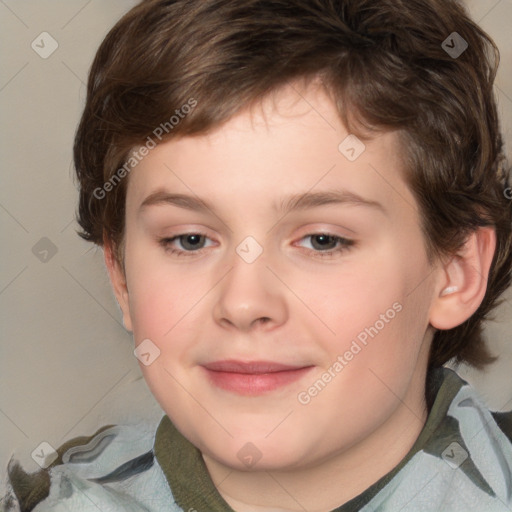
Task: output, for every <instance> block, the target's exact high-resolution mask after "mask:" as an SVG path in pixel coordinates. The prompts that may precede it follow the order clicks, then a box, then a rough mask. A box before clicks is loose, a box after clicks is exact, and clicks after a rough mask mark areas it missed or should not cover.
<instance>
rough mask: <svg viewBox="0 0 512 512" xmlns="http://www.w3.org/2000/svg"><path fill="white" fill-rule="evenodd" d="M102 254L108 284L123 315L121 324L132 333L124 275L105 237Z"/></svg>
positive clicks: (110, 244)
mask: <svg viewBox="0 0 512 512" xmlns="http://www.w3.org/2000/svg"><path fill="white" fill-rule="evenodd" d="M103 253H104V256H105V265H106V267H107V271H108V275H109V277H110V283H111V284H112V288H113V290H114V294H115V296H116V299H117V302H118V304H119V306H120V307H121V311H122V313H123V324H124V326H125V327H126V329H127V330H128V331H132V330H133V326H132V319H131V316H130V302H129V295H128V287H127V285H126V277H125V273H124V270H123V269H122V267H121V264H120V263H119V262H118V261H117V258H116V256H115V254H114V250H113V248H112V243H111V242H110V240H108V239H107V238H106V237H104V239H103Z"/></svg>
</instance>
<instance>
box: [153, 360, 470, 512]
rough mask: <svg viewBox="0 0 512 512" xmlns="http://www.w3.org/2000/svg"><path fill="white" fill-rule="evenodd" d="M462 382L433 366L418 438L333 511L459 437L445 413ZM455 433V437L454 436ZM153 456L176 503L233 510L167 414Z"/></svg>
mask: <svg viewBox="0 0 512 512" xmlns="http://www.w3.org/2000/svg"><path fill="white" fill-rule="evenodd" d="M463 384H465V381H463V380H462V379H461V378H460V377H459V376H458V375H457V374H456V373H455V372H454V371H452V370H449V369H447V368H434V369H433V370H431V372H430V373H429V382H428V383H427V388H428V389H427V392H429V393H431V395H432V396H433V397H435V399H434V400H433V405H432V408H431V410H430V413H429V415H428V418H427V422H426V424H425V426H424V427H423V430H422V431H421V433H420V435H419V437H418V439H417V440H416V442H415V443H414V445H413V446H412V448H411V449H410V450H409V452H408V454H407V455H406V456H405V457H404V459H402V461H401V462H400V463H399V464H398V465H397V466H396V467H395V468H394V469H393V470H392V471H390V472H389V473H387V474H386V475H384V476H383V477H382V478H381V479H379V480H378V481H377V482H375V483H374V484H373V485H371V486H370V487H369V488H368V489H366V491H364V492H363V493H362V494H360V495H359V496H356V497H355V498H353V499H352V500H350V501H349V502H347V503H345V504H344V505H342V506H341V507H339V508H337V509H336V510H335V511H334V512H352V511H357V510H359V509H360V508H361V507H362V506H364V505H365V504H367V503H368V502H369V501H370V500H371V499H372V498H373V497H374V496H375V495H376V494H377V493H378V492H379V491H380V490H381V489H382V488H383V487H385V486H386V485H387V484H388V483H389V482H390V481H391V480H392V479H393V477H394V476H395V475H396V474H397V473H398V472H399V471H400V470H401V469H402V468H403V467H404V466H405V465H406V464H407V463H408V462H409V460H410V459H411V458H412V457H413V456H414V455H415V454H416V453H417V452H419V451H420V450H424V451H426V452H428V453H433V454H435V455H438V456H440V453H439V454H438V453H437V452H438V451H439V450H441V448H442V449H444V448H446V446H447V444H449V443H446V439H447V438H449V439H455V440H456V441H457V442H459V443H461V439H459V437H460V436H459V435H458V428H456V426H455V425H451V424H449V423H448V424H446V421H445V420H446V418H447V416H446V413H447V411H448V408H449V407H450V404H451V402H452V400H453V398H454V397H455V396H456V394H457V393H458V391H459V389H460V388H461V387H462V385H463ZM454 436H455V437H454ZM154 452H155V456H156V458H157V460H158V463H159V464H160V467H161V468H162V470H163V472H164V474H165V476H166V478H167V482H168V483H169V486H170V488H171V490H172V493H173V496H174V498H175V500H176V503H177V504H178V505H179V506H180V507H181V508H182V509H183V510H189V509H196V510H200V511H201V510H208V511H209V512H234V511H233V509H232V508H231V507H230V506H229V505H228V504H227V503H226V501H225V500H224V499H223V498H222V496H221V495H220V494H219V492H218V490H217V488H216V487H215V485H214V484H213V482H212V480H211V478H210V475H209V474H208V470H207V468H206V465H205V463H204V461H203V458H202V456H201V452H200V451H199V450H198V449H197V448H196V447H195V446H194V445H192V444H191V443H190V442H189V441H188V440H187V439H186V438H185V437H183V436H182V435H181V434H180V432H178V430H177V429H176V427H175V426H174V425H173V424H172V423H171V421H170V419H169V418H168V416H164V417H163V418H162V421H161V422H160V424H159V426H158V429H157V432H156V437H155V445H154Z"/></svg>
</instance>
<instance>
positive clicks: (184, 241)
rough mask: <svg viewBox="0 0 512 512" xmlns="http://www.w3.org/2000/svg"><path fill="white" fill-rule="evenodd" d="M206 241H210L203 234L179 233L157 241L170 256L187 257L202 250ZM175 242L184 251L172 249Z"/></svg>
mask: <svg viewBox="0 0 512 512" xmlns="http://www.w3.org/2000/svg"><path fill="white" fill-rule="evenodd" d="M206 240H210V239H209V238H208V237H207V236H206V235H205V234H204V233H181V234H179V235H176V236H173V237H170V238H162V239H160V240H159V244H160V245H161V246H162V247H163V248H164V249H165V250H166V251H167V252H170V253H171V254H174V255H176V256H187V255H191V254H194V253H199V252H200V251H201V249H204V243H205V241H206ZM175 242H178V243H179V244H180V245H181V247H183V249H184V250H182V249H176V248H175V247H174V244H175Z"/></svg>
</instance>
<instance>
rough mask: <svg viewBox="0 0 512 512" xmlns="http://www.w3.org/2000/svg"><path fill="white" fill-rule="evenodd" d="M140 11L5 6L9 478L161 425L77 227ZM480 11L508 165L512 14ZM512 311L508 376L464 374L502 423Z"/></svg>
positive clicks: (93, 3) (503, 344)
mask: <svg viewBox="0 0 512 512" xmlns="http://www.w3.org/2000/svg"><path fill="white" fill-rule="evenodd" d="M135 3H136V2H135V1H132V0H130V1H128V0H101V1H100V0H89V1H86V0H25V1H15V0H0V34H1V35H0V37H1V58H2V67H1V72H0V73H1V76H0V107H1V111H2V118H1V119H2V120H1V127H2V137H1V139H0V151H1V162H2V173H3V177H2V186H1V189H0V229H1V238H2V248H3V255H2V263H1V267H0V311H1V319H0V321H1V325H2V331H1V332H2V345H1V368H0V371H1V378H2V383H1V391H0V432H1V439H2V445H1V446H0V463H1V467H0V477H2V476H3V475H5V466H6V464H7V461H8V459H9V457H10V456H11V454H13V453H14V454H15V455H16V457H17V458H19V459H20V460H21V461H22V463H23V464H24V465H25V467H26V468H27V469H28V470H31V471H32V470H35V469H38V467H37V466H36V465H35V463H34V462H33V461H32V459H31V457H30V455H31V453H32V451H34V450H35V449H36V447H38V446H39V445H40V443H41V442H43V441H46V442H49V443H50V444H51V445H52V446H54V447H58V446H59V445H60V444H62V443H63V442H64V441H65V440H67V439H70V438H72V437H76V436H79V435H90V434H92V433H93V432H94V431H95V430H96V429H97V428H99V427H100V426H101V425H103V424H106V423H119V422H125V423H128V422H134V421H137V418H158V417H160V416H161V415H162V414H163V412H162V411H161V410H160V408H159V406H158V404H157V403H156V402H155V400H154V399H153V397H152V395H151V394H150V393H149V391H148V389H147V387H146V385H145V382H144V380H143V379H142V376H141V372H140V369H139V365H138V364H139V363H138V361H137V359H136V358H135V357H134V355H133V344H132V338H131V335H130V334H129V333H127V332H126V331H125V329H124V328H123V326H122V322H121V316H120V313H119V309H118V306H117V304H116V302H115V300H114V297H113V294H112V293H111V290H110V285H109V282H108V278H107V274H106V271H105V269H104V265H103V259H102V258H103V253H102V251H101V250H100V249H96V248H94V247H93V246H92V245H90V244H88V243H86V242H85V241H83V240H81V239H80V238H79V237H78V236H77V235H76V229H77V224H76V222H75V221H74V214H75V207H76V200H77V191H76V187H75V184H74V180H73V168H72V154H71V151H72V143H73V136H74V132H75V129H76V125H77V123H78V120H79V117H80V114H81V110H82V108H83V104H84V98H85V83H86V79H87V73H88V69H89V66H90V64H91V62H92V59H93V56H94V53H95V51H96V49H97V48H98V46H99V44H100V42H101V41H102V39H103V37H104V36H105V35H106V33H107V32H108V30H109V29H110V28H111V27H112V25H113V24H114V23H115V22H116V21H117V19H118V18H120V16H121V15H122V14H124V13H125V12H126V11H127V10H129V8H130V7H131V6H133V5H135ZM468 6H469V8H470V11H471V13H472V15H473V17H474V19H475V20H476V21H478V22H479V23H480V24H481V26H482V27H483V28H484V29H485V30H487V31H488V32H489V33H490V34H491V36H493V37H494V39H495V41H496V42H497V44H498V46H499V47H500V50H501V52H502V67H501V70H500V73H499V76H498V80H497V85H496V94H497V97H498V100H499V106H500V111H501V115H502V122H503V131H504V134H505V138H506V140H507V144H508V146H507V147H508V155H509V158H510V157H511V156H512V155H511V148H512V35H511V28H512V26H511V23H512V0H471V1H469V2H468ZM43 32H47V33H49V34H50V35H51V37H52V38H53V39H54V40H55V41H56V43H57V44H58V48H57V49H56V51H55V52H54V53H53V54H52V55H50V56H49V57H48V58H46V59H43V58H42V57H41V56H40V55H39V54H38V53H36V51H35V50H34V49H33V48H32V46H31V44H32V42H33V41H35V42H36V43H38V41H39V48H38V51H39V52H44V51H48V50H49V49H51V46H50V45H51V40H50V39H49V38H48V36H40V34H41V33H43ZM447 36H448V34H447ZM41 37H44V38H45V41H46V43H45V44H44V47H45V48H42V46H43V45H42V44H41V43H40V41H41ZM36 43H35V44H36ZM54 44H55V43H54ZM36 48H37V47H36ZM45 250H46V251H48V253H44V251H45ZM45 257H46V261H42V259H43V260H44V258H45ZM506 298H507V300H506V302H505V303H504V304H503V305H502V306H501V307H500V309H499V310H498V314H497V320H498V322H494V323H491V324H489V326H488V328H487V333H488V337H489V339H490V341H491V345H492V348H493V350H494V351H495V352H496V353H498V354H501V358H500V360H499V362H498V363H497V364H495V365H493V366H492V367H489V369H488V370H487V371H486V372H485V373H482V372H476V371H472V370H469V369H466V368H461V369H460V370H459V373H460V374H461V375H462V376H463V377H464V378H466V379H467V380H469V381H470V382H471V383H473V385H474V386H475V387H476V388H477V390H478V391H479V393H480V394H481V396H482V398H483V400H484V401H485V402H486V403H487V404H488V406H489V407H490V408H492V409H494V410H509V409H512V335H511V328H512V293H508V295H507V297H506Z"/></svg>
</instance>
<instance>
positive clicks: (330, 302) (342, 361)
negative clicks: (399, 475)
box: [118, 86, 434, 469]
mask: <svg viewBox="0 0 512 512" xmlns="http://www.w3.org/2000/svg"><path fill="white" fill-rule="evenodd" d="M348 135H349V134H348V132H347V130H346V129H345V128H344V126H343V125H342V123H341V122H340V121H339V120H338V118H337V116H336V113H335V109H334V106H333V104H332V103H331V102H330V100H329V98H328V97H327V96H326V94H325V93H324V92H323V91H322V89H320V88H315V87H313V86H310V87H309V88H307V89H306V90H304V91H302V92H301V95H299V94H298V93H297V92H296V90H295V89H292V88H285V89H283V90H281V91H280V92H279V93H278V94H276V95H275V97H274V98H272V100H270V99H269V100H267V101H265V102H263V103H262V104H261V105H260V108H258V109H254V110H252V111H246V112H243V113H241V114H239V115H237V116H236V117H234V118H232V119H231V120H230V121H229V122H228V123H227V124H225V125H223V126H222V127H221V128H219V129H217V130H215V131H213V132H211V133H210V134H207V135H200V136H194V137H185V138H181V139H174V140H171V141H169V142H166V143H162V144H160V145H159V146H157V147H156V148H155V149H153V150H152V151H150V152H149V154H148V155H147V156H146V157H145V158H144V159H143V160H142V161H141V162H140V163H139V164H138V165H137V167H136V168H135V169H134V170H133V171H132V173H131V175H130V177H129V184H128V189H127V198H126V231H125V272H126V273H125V278H126V290H124V291H121V292H118V298H119V301H120V304H121V306H122V308H123V312H124V319H125V325H126V326H127V327H128V328H129V329H132V330H133V333H134V338H135V343H136V345H137V346H139V345H140V344H141V343H142V342H144V343H145V345H141V347H145V351H146V352H147V353H149V354H150V356H147V359H148V361H150V360H151V361H152V362H151V363H150V364H147V365H146V364H142V363H141V369H142V371H143V374H144V377H145V379H146V381H147V383H148V385H149V387H150V389H151V390H152V392H153V394H154V395H155V397H156V399H157V400H158V401H159V403H160V404H161V406H162V408H163V410H164V411H165V412H166V413H167V415H168V416H169V418H170V419H171V420H172V421H173V423H174V424H175V425H176V427H177V428H178V429H179V430H180V431H181V432H182V433H183V434H184V435H185V437H187V438H188V439H189V440H190V441H191V442H192V443H193V444H195V445H196V446H197V447H198V448H199V449H200V450H201V451H202V452H203V454H204V456H205V457H208V458H211V459H212V460H215V461H219V462H220V463H222V464H224V465H228V466H231V467H233V468H242V469H243V468H246V469H247V468H248V467H250V465H251V464H254V462H252V463H250V462H249V461H250V460H251V461H256V462H257V464H256V465H255V466H254V467H258V468H259V469H265V468H267V469H272V468H274V469H276V468H298V467H307V466H312V465H315V464H318V463H320V462H321V461H322V460H326V459H328V458H329V457H332V456H333V454H336V453H338V454H341V453H343V452H344V451H347V450H349V449H350V447H353V446H355V445H357V444H358V443H361V442H363V441H365V440H368V439H371V438H372V436H373V435H374V434H375V433H376V432H379V431H380V430H382V429H388V430H389V427H390V425H392V424H394V423H393V422H395V424H396V425H400V424H401V425H402V426H403V425H406V423H407V421H409V422H411V421H417V418H414V417H413V416H414V415H413V414H412V413H411V409H414V408H415V407H416V406H417V410H419V409H420V408H421V404H422V403H423V391H424V390H423V383H424V376H425V368H426V365H427V359H428V357H427V356H428V344H429V341H430V334H429V331H428V325H429V319H428V313H429V307H430V303H431V297H432V295H433V293H432V290H433V287H434V284H433V277H432V276H433V274H432V268H431V267H430V265H429V262H428V260H427V257H426V253H425V245H424V240H423V236H422V232H421V228H420V219H419V214H418V210H417V206H416V201H415V199H414V198H413V196H412V193H411V192H410V190H409V189H408V188H407V186H406V184H405V182H404V180H403V177H402V170H403V169H402V163H401V159H400V156H401V148H400V145H399V141H398V136H397V134H394V133H385V134H380V135H378V136H376V137H375V138H374V139H372V140H371V141H367V142H366V143H365V148H363V146H360V145H358V144H356V143H357V141H355V142H354V140H353V139H348V140H346V141H345V139H346V137H347V136H348ZM343 141H345V142H343ZM340 144H341V146H340ZM363 149H364V150H363ZM361 150H363V151H362V152H361ZM359 153H360V154H359ZM121 281H122V279H121ZM144 340H146V341H144ZM147 340H150V341H147ZM157 354H159V355H158V357H156V358H155V359H154V360H153V358H154V357H155V356H156V355H157ZM404 402H405V403H407V404H408V405H409V410H406V409H407V408H404V407H403V406H402V404H403V403H404ZM400 422H401V423H400Z"/></svg>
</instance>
